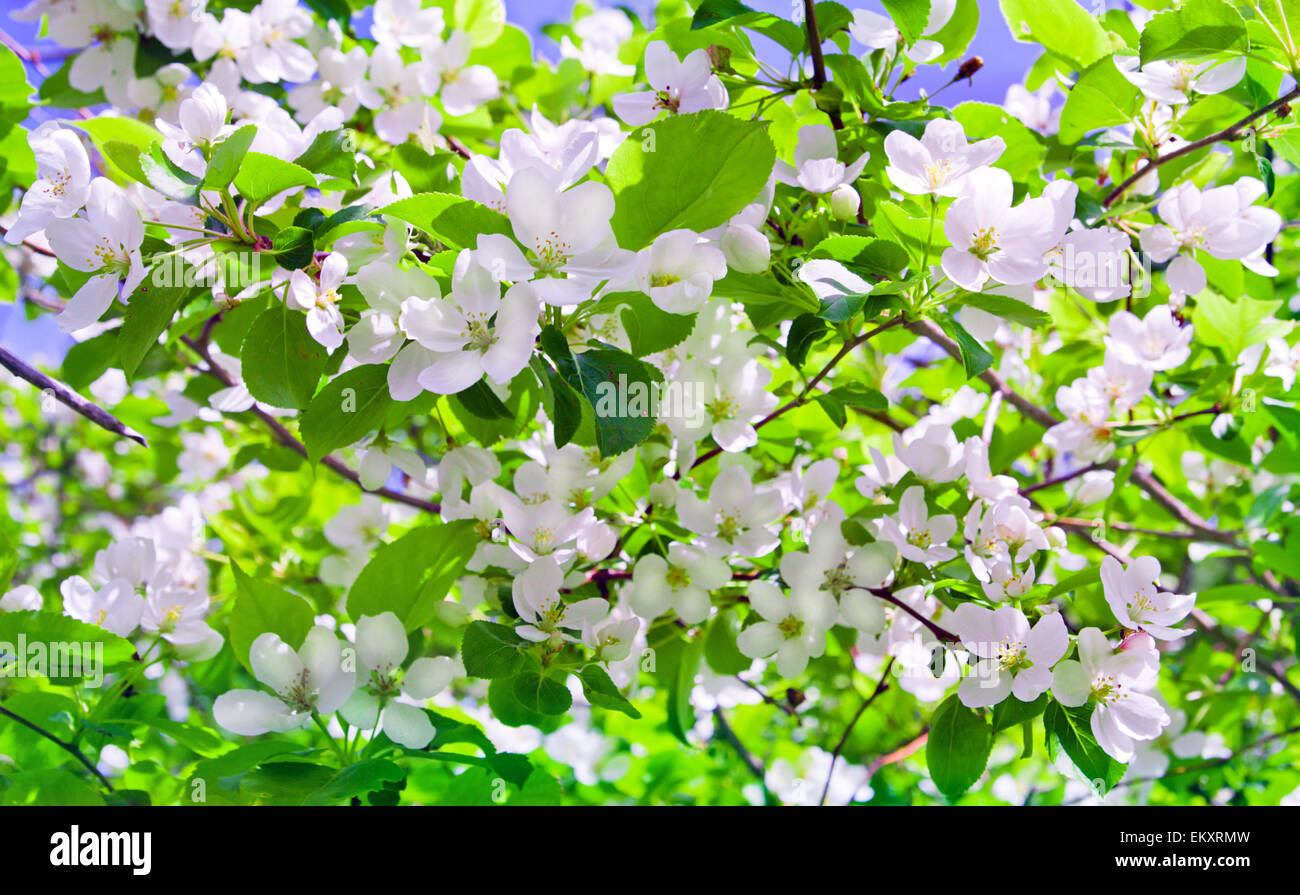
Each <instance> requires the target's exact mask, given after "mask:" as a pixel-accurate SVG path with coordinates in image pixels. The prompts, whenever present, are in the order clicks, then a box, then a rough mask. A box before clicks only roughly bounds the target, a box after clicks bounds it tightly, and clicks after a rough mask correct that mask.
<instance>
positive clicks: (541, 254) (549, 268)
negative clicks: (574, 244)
mask: <svg viewBox="0 0 1300 895" xmlns="http://www.w3.org/2000/svg"><path fill="white" fill-rule="evenodd" d="M535 252H536V255H537V266H538V270H539V271H541V273H542V274H544V275H546V276H550V275H551V274H554V273H558V272H559V270H560V269H561V268H562V267H564V265H565V262H567V261H568V260H569V255H570V254H572V252H571V249H570V247H569V244H568V243H567V242H565V241H564V240H563V239H561V238H560V235H559V234H558V233H556V232H555V231H554V230H552V231H551V233H550V235H549V236H547V237H546V238H545V239H539V240H537V245H536V249H535Z"/></svg>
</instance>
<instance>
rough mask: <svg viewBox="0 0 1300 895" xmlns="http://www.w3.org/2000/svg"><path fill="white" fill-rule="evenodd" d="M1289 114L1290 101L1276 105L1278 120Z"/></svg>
mask: <svg viewBox="0 0 1300 895" xmlns="http://www.w3.org/2000/svg"><path fill="white" fill-rule="evenodd" d="M1290 115H1291V104H1290V103H1282V105H1280V106H1278V107H1277V118H1278V120H1279V121H1280V120H1281V119H1283V118H1287V117H1289V116H1290Z"/></svg>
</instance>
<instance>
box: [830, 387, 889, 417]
mask: <svg viewBox="0 0 1300 895" xmlns="http://www.w3.org/2000/svg"><path fill="white" fill-rule="evenodd" d="M827 395H828V396H829V397H832V398H834V399H835V400H836V401H839V402H840V403H841V404H843V405H844V406H845V407H853V408H856V409H858V410H888V409H889V399H888V398H886V397H885V396H884V395H883V394H881V393H880V392H879V391H877V390H876V389H874V388H870V387H868V386H865V385H862V384H861V383H858V382H850V383H849V384H848V385H842V386H839V387H838V388H833V389H831V390H830V391H829V392H828V393H827Z"/></svg>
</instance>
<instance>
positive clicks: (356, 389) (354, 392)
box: [298, 364, 392, 463]
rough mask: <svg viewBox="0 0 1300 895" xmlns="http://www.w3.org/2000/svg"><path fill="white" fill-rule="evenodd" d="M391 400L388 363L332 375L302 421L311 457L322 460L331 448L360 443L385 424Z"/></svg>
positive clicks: (304, 414) (305, 412) (308, 454)
mask: <svg viewBox="0 0 1300 895" xmlns="http://www.w3.org/2000/svg"><path fill="white" fill-rule="evenodd" d="M391 403H392V398H391V396H390V395H389V391H388V367H387V366H385V365H380V364H362V365H361V366H359V367H353V368H352V369H351V370H348V371H347V372H346V373H343V374H341V375H339V376H336V377H334V378H333V379H331V380H330V381H329V382H328V383H326V384H325V387H324V388H322V389H321V390H320V392H319V393H318V394H317V395H316V397H314V398H312V399H311V404H309V405H308V406H307V409H306V410H304V411H303V414H302V418H301V419H300V420H299V422H298V431H299V432H300V433H301V434H302V440H303V444H305V445H306V446H307V460H308V461H309V462H311V463H319V462H320V461H321V458H322V457H324V456H325V455H326V454H328V453H329V452H330V451H332V450H334V449H336V448H341V447H347V446H348V445H350V444H356V443H357V442H358V441H360V440H361V439H362V438H364V437H365V436H366V435H367V434H369V433H370V432H371V431H373V430H375V429H378V428H379V427H380V426H381V425H382V424H383V421H384V414H385V413H387V411H388V406H389V404H391Z"/></svg>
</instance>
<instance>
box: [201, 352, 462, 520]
mask: <svg viewBox="0 0 1300 895" xmlns="http://www.w3.org/2000/svg"><path fill="white" fill-rule="evenodd" d="M181 342H183V343H184V344H185V345H186V346H188V347H189V348H190V349H191V350H192V351H194V353H195V354H197V355H198V356H199V357H200V358H201V359H202V360H203V362H204V364H205V365H206V369H204V370H203V371H202V372H204V373H207V374H208V375H209V376H211V377H213V378H214V379H216V380H217V381H218V382H220V383H222V384H223V385H224V386H226V387H227V388H231V387H232V386H234V385H235V384H236V383H235V380H234V379H233V378H232V377H231V376H230V375H229V374H228V373H227V372H226V371H225V370H223V369H222V368H221V367H220V366H219V365H218V364H216V363H215V362H214V361H213V360H212V357H211V356H210V355H209V354H208V349H207V347H206V346H205V345H203V344H201V343H199V342H196V341H195V340H193V339H191V338H190V337H189V336H181ZM252 412H253V414H254V416H256V417H257V418H258V419H260V420H261V421H262V423H263V424H264V425H265V426H266V427H267V428H268V429H270V430H271V434H272V435H274V436H275V437H276V439H277V440H278V441H279V442H280V443H281V444H282V445H284V446H285V447H287V448H289V450H291V451H293V452H294V453H295V454H297V455H298V456H300V457H306V456H308V454H307V447H306V445H304V444H303V443H302V442H301V441H299V440H298V439H297V437H295V436H294V434H293V433H292V432H290V431H289V430H288V429H287V428H285V425H284V423H282V422H280V421H279V420H278V419H276V418H275V417H274V416H272V415H271V414H269V413H267V412H266V411H265V410H263V409H262V408H261V407H260V406H259V405H257V404H256V403H255V404H253V407H252ZM320 462H321V465H322V466H326V467H328V468H329V469H332V470H333V471H334V472H336V473H338V474H339V475H341V476H342V477H343V478H345V479H347V480H348V481H350V482H354V483H355V484H356V485H358V486H359V487H361V488H362V489H363V490H366V489H365V487H364V486H362V485H361V476H360V475H359V474H358V473H356V472H354V471H353V470H352V469H349V468H348V465H347V464H346V463H344V462H343V461H342V460H340V459H338V458H337V457H335V456H333V455H327V456H326V457H325V458H324V459H322V460H321V461H320ZM368 493H371V494H378V495H379V496H380V497H386V498H388V499H389V500H394V501H397V502H398V503H404V504H406V505H407V506H412V507H415V508H417V509H421V510H424V511H425V512H427V513H437V512H440V511H441V506H440V505H439V504H436V503H433V502H431V501H428V500H424V499H422V498H419V497H415V496H413V495H410V494H403V493H402V492H400V491H394V490H392V489H391V488H377V489H375V490H374V491H370V492H368Z"/></svg>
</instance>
